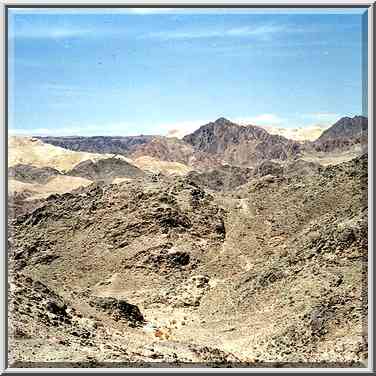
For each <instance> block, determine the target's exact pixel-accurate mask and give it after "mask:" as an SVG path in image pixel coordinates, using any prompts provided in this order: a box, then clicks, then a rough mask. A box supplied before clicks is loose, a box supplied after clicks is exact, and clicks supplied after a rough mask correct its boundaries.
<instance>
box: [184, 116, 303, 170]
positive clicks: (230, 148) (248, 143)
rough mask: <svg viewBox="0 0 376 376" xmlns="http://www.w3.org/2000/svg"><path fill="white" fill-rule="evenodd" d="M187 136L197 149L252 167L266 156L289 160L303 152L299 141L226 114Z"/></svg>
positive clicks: (230, 161)
mask: <svg viewBox="0 0 376 376" xmlns="http://www.w3.org/2000/svg"><path fill="white" fill-rule="evenodd" d="M183 140H184V141H185V142H187V143H188V144H191V145H192V146H193V147H194V149H195V150H197V151H200V152H204V153H208V154H211V155H216V156H218V157H219V158H221V159H222V160H223V161H225V162H226V163H229V164H232V165H235V166H240V167H250V166H252V165H254V164H255V163H257V162H258V161H261V160H263V159H276V160H286V159H288V158H289V157H294V156H296V155H299V152H300V148H301V147H300V144H299V143H297V142H294V141H291V140H288V139H286V138H284V137H282V136H278V135H270V134H269V133H268V132H267V131H265V130H264V129H262V128H260V127H255V126H251V125H249V126H240V125H238V124H235V123H232V122H230V121H229V120H227V119H225V118H219V119H218V120H216V121H215V122H212V123H208V124H206V125H203V126H202V127H200V128H199V129H198V130H196V131H195V132H193V133H192V134H190V135H187V136H185V137H183Z"/></svg>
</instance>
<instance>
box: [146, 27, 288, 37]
mask: <svg viewBox="0 0 376 376" xmlns="http://www.w3.org/2000/svg"><path fill="white" fill-rule="evenodd" d="M286 30H287V28H286V27H285V26H278V25H262V26H256V27H251V26H244V27H238V28H231V29H225V30H215V29H213V30H188V31H179V30H173V31H157V32H152V33H149V34H147V35H146V37H149V38H157V39H166V40H168V39H201V38H224V37H252V36H254V37H261V36H266V35H270V34H274V33H280V32H284V31H286Z"/></svg>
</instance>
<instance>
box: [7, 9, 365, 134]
mask: <svg viewBox="0 0 376 376" xmlns="http://www.w3.org/2000/svg"><path fill="white" fill-rule="evenodd" d="M364 12H365V9H352V10H350V9H348V10H329V9H323V10H321V11H318V10H309V9H306V10H304V11H303V10H292V9H290V10H288V9H285V10H271V9H269V10H262V9H237V10H234V9H233V10H231V9H210V10H209V9H206V10H205V9H201V10H200V9H196V10H195V9H163V10H161V9H159V10H158V9H151V8H149V9H147V8H146V9H140V8H139V9H129V8H128V9H126V8H123V9H112V10H110V9H86V10H83V9H82V10H79V9H68V10H65V11H64V10H63V9H39V10H38V9H30V8H29V9H10V10H9V17H8V20H9V21H8V67H9V68H8V74H9V76H8V84H9V91H8V100H9V112H8V115H9V116H8V119H9V131H10V133H12V134H22V135H56V136H59V135H60V136H69V135H82V136H94V135H113V136H126V135H137V134H169V133H174V132H175V131H176V130H177V131H178V132H180V133H189V132H191V131H193V130H194V129H196V128H198V127H199V126H200V125H203V124H206V123H208V122H210V121H214V120H215V119H217V118H219V117H226V118H228V119H230V120H232V121H235V122H239V123H242V124H255V125H267V126H276V127H290V128H297V127H310V126H314V125H318V124H319V125H323V126H329V125H331V124H333V123H334V122H335V121H336V120H338V119H339V118H340V117H342V116H354V115H360V114H364V113H363V109H362V80H363V78H364V77H363V76H362V47H364V45H365V42H364V40H362V20H364V18H362V14H363V13H364ZM362 42H363V43H362ZM363 68H364V65H363ZM363 73H364V72H363Z"/></svg>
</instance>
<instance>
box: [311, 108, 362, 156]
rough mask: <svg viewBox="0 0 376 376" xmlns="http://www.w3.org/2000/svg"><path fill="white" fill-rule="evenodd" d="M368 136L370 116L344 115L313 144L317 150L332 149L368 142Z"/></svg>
mask: <svg viewBox="0 0 376 376" xmlns="http://www.w3.org/2000/svg"><path fill="white" fill-rule="evenodd" d="M367 137H368V118H366V117H365V116H361V115H358V116H354V117H352V118H351V117H349V116H344V117H342V118H341V119H339V120H338V121H337V122H336V123H334V124H333V125H332V126H331V127H329V128H328V129H326V130H325V131H324V132H323V133H322V134H321V136H320V137H319V138H318V139H317V140H316V141H314V143H313V144H314V147H315V149H316V150H317V151H332V150H334V149H346V148H349V147H351V146H353V145H355V144H363V143H366V142H367Z"/></svg>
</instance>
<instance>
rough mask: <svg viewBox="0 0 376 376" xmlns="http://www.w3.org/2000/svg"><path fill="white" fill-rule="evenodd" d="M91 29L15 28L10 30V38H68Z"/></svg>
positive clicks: (60, 27)
mask: <svg viewBox="0 0 376 376" xmlns="http://www.w3.org/2000/svg"><path fill="white" fill-rule="evenodd" d="M92 33H93V31H92V30H90V29H86V28H74V27H71V26H59V27H56V26H54V27H47V26H45V27H34V28H23V29H16V30H13V32H11V34H10V37H11V38H22V39H56V40H59V39H69V38H77V37H83V36H90V35H92Z"/></svg>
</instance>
